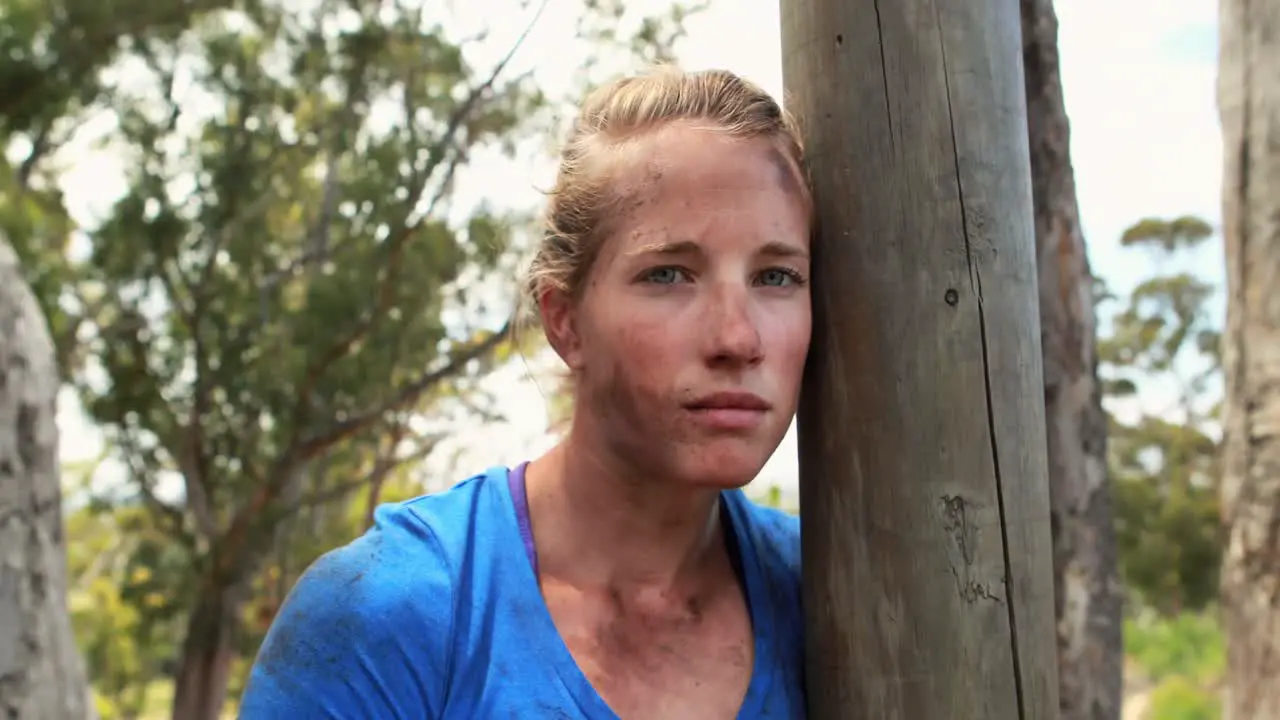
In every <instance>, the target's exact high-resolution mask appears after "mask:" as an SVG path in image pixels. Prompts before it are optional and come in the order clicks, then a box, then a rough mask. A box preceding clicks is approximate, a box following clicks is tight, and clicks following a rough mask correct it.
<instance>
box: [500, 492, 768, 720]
mask: <svg viewBox="0 0 1280 720" xmlns="http://www.w3.org/2000/svg"><path fill="white" fill-rule="evenodd" d="M510 472H511V470H509V469H508V468H495V469H494V470H493V471H491V472H490V473H489V474H488V477H487V478H486V482H485V484H486V485H487V486H488V487H489V488H490V492H497V493H500V494H501V495H502V500H503V502H502V503H501V505H502V506H503V507H504V508H505V509H506V510H507V513H506V521H505V522H504V523H502V526H503V527H504V528H506V529H507V530H508V532H507V533H505V534H506V535H507V537H505V538H503V540H502V541H503V542H506V543H508V545H509V547H510V548H511V551H510V552H512V553H513V554H516V555H518V556H519V557H521V558H522V559H523V562H518V563H515V564H516V565H518V566H519V567H518V568H517V569H516V571H515V572H516V577H514V578H513V582H517V583H520V584H521V585H522V586H523V589H522V590H521V592H520V594H521V595H524V596H526V597H528V598H529V599H530V602H531V603H533V604H535V605H536V606H537V612H536V613H534V620H535V621H536V622H537V623H538V625H540V626H541V627H539V628H537V629H536V632H533V633H531V634H530V637H534V638H547V639H548V640H547V641H546V642H542V643H539V646H538V647H537V648H534V651H535V652H536V653H537V655H538V656H539V657H540V658H541V659H542V660H543V661H544V662H546V663H547V664H548V665H549V666H550V667H553V668H555V673H556V675H557V677H558V679H559V680H560V683H561V685H562V686H563V688H564V689H565V691H566V692H567V693H568V694H569V695H570V696H571V697H572V698H573V700H574V702H575V703H577V705H578V709H579V710H581V711H582V713H583V715H584V716H585V717H587V718H589V719H590V720H620V718H619V717H618V714H617V713H616V712H614V711H613V708H611V707H609V705H608V703H606V702H605V701H604V698H603V697H602V696H601V695H600V693H599V692H597V691H596V689H595V687H594V686H593V685H592V684H591V681H590V680H589V679H588V678H587V676H586V674H585V673H584V672H582V668H580V667H578V663H577V661H576V660H574V659H573V653H571V652H570V651H569V646H568V645H566V644H565V642H564V638H563V637H561V635H560V630H559V629H558V628H557V627H556V624H555V620H553V619H552V617H551V610H550V608H548V607H547V604H546V600H545V599H544V598H543V596H542V588H541V586H540V585H539V584H538V577H537V575H536V573H535V572H534V569H533V565H532V564H531V563H530V562H529V560H528V556H527V554H526V553H525V551H524V546H523V539H522V537H521V532H520V528H519V523H518V521H517V511H516V506H515V501H514V499H513V497H512V495H511V486H510V484H509V482H508V479H509V473H510ZM746 502H748V501H747V499H746V496H745V495H743V493H742V491H741V490H724V491H721V493H720V503H721V508H723V509H724V512H723V515H722V517H724V518H725V519H726V520H727V521H728V522H727V523H726V532H727V533H729V537H730V538H731V541H732V542H731V545H730V547H731V549H733V548H736V550H737V554H738V558H737V562H738V564H739V565H740V568H741V582H742V585H743V593H744V594H745V596H746V603H747V609H748V612H749V614H750V616H751V634H752V638H753V643H752V644H753V657H752V667H751V680H750V683H749V684H748V685H747V692H746V695H744V696H743V699H742V707H741V708H740V709H739V711H738V715H737V717H738V718H741V719H743V720H746V719H748V718H754V717H758V716H760V715H761V714H762V710H763V708H764V705H765V701H766V699H767V698H768V697H769V692H770V691H771V689H772V684H773V682H774V675H775V672H774V670H773V668H772V667H770V659H771V658H773V657H775V654H774V652H773V640H772V636H773V631H774V627H775V625H776V623H775V621H774V618H775V617H776V614H775V612H774V608H773V607H772V604H771V603H772V596H771V595H770V593H769V592H768V589H767V588H766V587H765V586H764V585H765V583H764V578H763V570H762V568H761V565H760V559H759V556H758V554H757V552H756V550H757V548H756V544H755V538H754V537H753V535H752V533H751V532H750V529H749V528H750V521H749V518H748V517H747V512H746V508H745V507H744V506H743V504H744V503H746ZM502 555H507V553H506V552H503V553H502Z"/></svg>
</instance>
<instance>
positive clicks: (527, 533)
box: [507, 462, 538, 577]
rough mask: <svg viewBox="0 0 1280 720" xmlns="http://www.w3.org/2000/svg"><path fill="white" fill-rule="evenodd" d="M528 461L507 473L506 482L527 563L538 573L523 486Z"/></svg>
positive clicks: (535, 573) (526, 492)
mask: <svg viewBox="0 0 1280 720" xmlns="http://www.w3.org/2000/svg"><path fill="white" fill-rule="evenodd" d="M528 466H529V463H527V462H523V463H520V464H519V465H517V466H516V468H515V469H514V470H512V471H511V472H509V473H507V484H508V485H510V487H511V501H512V502H513V503H515V506H516V524H517V525H518V526H519V527H520V538H521V539H522V540H524V550H525V552H526V553H528V554H529V564H530V565H532V566H533V574H534V576H535V577H537V575H538V551H537V550H536V549H534V547H533V528H532V526H531V525H530V524H529V493H528V491H527V490H526V488H525V482H524V471H525V468H527V467H528Z"/></svg>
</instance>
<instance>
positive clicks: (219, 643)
mask: <svg viewBox="0 0 1280 720" xmlns="http://www.w3.org/2000/svg"><path fill="white" fill-rule="evenodd" d="M206 587H208V588H209V589H208V590H206V591H204V592H201V593H200V595H199V597H197V598H196V604H195V607H194V608H193V609H192V611H191V616H190V618H188V620H187V633H186V638H185V639H184V640H183V643H182V657H181V659H180V660H179V663H178V674H177V678H176V679H175V683H174V693H173V720H218V718H220V717H222V710H223V708H224V707H225V706H226V702H227V683H228V681H229V680H230V679H231V661H232V660H233V659H234V657H235V645H234V642H233V639H234V634H235V631H236V629H237V622H238V618H239V617H240V611H241V610H242V609H243V607H244V593H243V592H242V588H241V587H240V586H239V585H235V586H229V587H218V586H217V584H215V583H213V582H209V583H208V584H207V586H206Z"/></svg>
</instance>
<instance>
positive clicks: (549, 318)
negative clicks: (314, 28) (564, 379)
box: [538, 289, 582, 370]
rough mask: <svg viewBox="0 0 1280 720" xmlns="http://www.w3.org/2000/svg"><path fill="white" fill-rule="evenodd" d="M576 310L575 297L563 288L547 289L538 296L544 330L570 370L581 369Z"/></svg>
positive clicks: (549, 341)
mask: <svg viewBox="0 0 1280 720" xmlns="http://www.w3.org/2000/svg"><path fill="white" fill-rule="evenodd" d="M574 310H575V308H574V304H573V299H572V298H570V297H569V296H568V295H567V294H566V293H565V292H564V291H562V290H557V289H551V290H547V291H545V292H543V293H542V295H541V297H539V298H538V311H539V312H540V313H541V315H542V330H543V333H545V334H546V337H547V342H548V343H549V344H550V345H551V348H552V349H553V350H555V351H556V354H557V355H559V356H560V359H561V360H563V361H564V364H565V365H567V366H568V367H569V369H570V370H579V369H581V365H582V348H581V343H580V342H579V339H578V332H577V322H576V318H575V312H574Z"/></svg>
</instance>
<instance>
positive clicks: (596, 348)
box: [584, 303, 678, 421]
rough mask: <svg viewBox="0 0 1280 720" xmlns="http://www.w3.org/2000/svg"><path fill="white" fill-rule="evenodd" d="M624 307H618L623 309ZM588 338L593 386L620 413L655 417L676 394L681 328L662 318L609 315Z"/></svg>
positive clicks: (632, 417)
mask: <svg viewBox="0 0 1280 720" xmlns="http://www.w3.org/2000/svg"><path fill="white" fill-rule="evenodd" d="M622 306H623V304H622V303H618V304H616V305H613V307H614V308H621V307H622ZM593 326H594V327H593V328H592V331H591V332H589V333H588V334H587V336H586V337H584V341H585V344H584V356H585V359H586V374H587V376H588V382H590V383H591V384H592V385H594V386H595V387H596V388H597V390H598V393H599V394H600V395H601V396H602V399H603V400H604V401H605V402H606V403H608V404H609V405H610V406H611V407H612V408H613V409H614V410H615V411H617V412H618V413H619V414H620V415H622V416H625V417H627V419H628V420H629V421H630V420H635V419H637V418H639V417H641V416H645V415H648V414H650V412H648V411H647V410H646V408H649V409H653V408H652V407H651V406H656V405H659V404H661V403H662V402H664V401H665V400H666V396H667V395H668V394H669V393H670V390H671V388H670V385H671V377H672V368H674V367H675V366H676V365H675V364H674V363H675V362H676V358H675V357H674V355H675V354H676V352H675V348H674V345H675V344H677V343H678V341H677V339H676V336H677V335H678V332H677V329H676V328H675V327H674V326H673V325H672V323H670V322H666V321H664V319H663V317H662V316H661V314H654V313H648V314H645V313H638V312H618V311H616V310H615V311H613V312H608V313H602V314H600V315H599V316H598V317H596V318H595V322H594V323H593Z"/></svg>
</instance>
